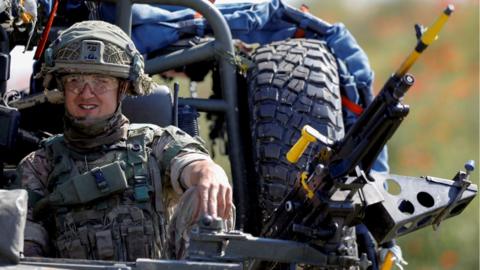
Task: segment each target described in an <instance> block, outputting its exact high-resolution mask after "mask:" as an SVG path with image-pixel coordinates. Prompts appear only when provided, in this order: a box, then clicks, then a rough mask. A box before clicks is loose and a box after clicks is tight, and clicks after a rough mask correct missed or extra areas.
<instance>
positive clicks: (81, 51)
mask: <svg viewBox="0 0 480 270" xmlns="http://www.w3.org/2000/svg"><path fill="white" fill-rule="evenodd" d="M143 68H144V62H143V57H142V55H141V54H140V53H139V52H138V50H137V49H136V48H135V45H134V44H133V42H132V40H131V39H130V37H128V35H127V34H125V32H123V30H121V29H120V28H119V27H117V26H116V25H113V24H110V23H107V22H104V21H83V22H79V23H76V24H74V25H72V26H71V27H69V28H68V29H66V30H65V31H63V32H62V33H61V34H60V35H59V36H58V38H57V39H56V40H55V41H54V42H53V43H52V44H51V45H50V47H49V48H48V49H47V50H46V51H45V63H44V64H43V66H42V70H41V74H40V75H41V76H43V77H44V86H45V88H47V89H50V88H51V87H50V85H51V82H52V79H57V81H58V77H59V76H61V75H62V74H70V73H95V74H104V75H109V76H114V77H117V78H121V79H126V80H128V81H130V82H131V84H132V87H129V90H128V92H127V94H130V95H145V94H149V93H150V90H151V85H152V79H151V78H150V77H149V76H148V75H146V74H144V70H143Z"/></svg>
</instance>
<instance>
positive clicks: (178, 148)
mask: <svg viewBox="0 0 480 270" xmlns="http://www.w3.org/2000/svg"><path fill="white" fill-rule="evenodd" d="M152 150H153V154H154V155H155V157H156V158H157V159H158V161H159V163H160V166H161V168H162V170H163V171H164V173H165V176H166V177H167V178H170V185H171V188H173V190H174V191H175V192H176V193H177V194H179V195H180V194H182V193H183V192H184V191H185V189H186V187H185V186H184V185H183V184H182V183H181V181H180V180H179V179H180V175H181V173H182V170H183V168H185V166H187V165H188V164H190V163H192V162H194V161H198V160H204V159H210V156H209V155H208V151H207V150H206V148H205V146H204V145H203V143H202V142H200V140H198V139H196V138H192V137H191V136H189V135H188V134H186V133H185V132H184V131H182V130H180V129H178V128H176V127H173V126H169V127H167V128H164V129H162V132H161V133H159V135H158V137H157V138H156V139H155V141H154V143H153V145H152Z"/></svg>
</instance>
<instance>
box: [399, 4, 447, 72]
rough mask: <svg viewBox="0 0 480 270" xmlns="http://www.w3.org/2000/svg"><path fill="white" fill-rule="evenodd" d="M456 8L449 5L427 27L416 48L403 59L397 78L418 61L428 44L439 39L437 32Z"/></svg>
mask: <svg viewBox="0 0 480 270" xmlns="http://www.w3.org/2000/svg"><path fill="white" fill-rule="evenodd" d="M454 10H455V8H454V6H453V5H448V6H447V8H446V9H445V10H444V11H443V12H442V14H441V15H440V16H439V17H438V19H437V20H436V21H435V22H434V23H433V24H432V25H431V26H430V27H429V28H428V29H427V31H426V32H425V33H423V34H422V36H421V37H420V38H419V39H418V43H417V46H415V49H414V50H413V51H412V52H411V53H410V55H409V56H408V57H407V58H406V59H405V61H403V63H402V65H401V66H400V68H399V69H398V70H397V71H396V72H395V76H396V77H397V78H401V77H403V76H404V75H405V74H406V73H407V72H408V70H409V69H410V68H411V67H412V65H413V64H414V63H415V62H416V61H417V58H418V57H419V56H420V54H421V53H422V52H423V51H424V50H425V49H426V48H427V47H428V45H430V44H432V42H433V41H435V40H436V39H437V34H438V33H439V32H440V30H441V29H442V27H443V26H444V25H445V23H446V22H447V20H448V18H449V17H450V14H452V13H453V11H454Z"/></svg>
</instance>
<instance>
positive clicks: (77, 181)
mask: <svg viewBox="0 0 480 270" xmlns="http://www.w3.org/2000/svg"><path fill="white" fill-rule="evenodd" d="M127 187H128V184H127V178H126V177H125V173H124V172H123V170H122V169H121V167H120V163H119V162H118V161H116V162H114V163H112V164H108V165H105V166H102V167H97V168H94V169H92V170H90V171H88V172H86V173H84V174H81V175H78V176H75V177H73V178H72V179H70V180H68V181H66V182H65V183H62V184H60V185H58V187H57V188H56V189H55V190H54V192H52V193H51V194H50V196H49V197H50V198H49V203H50V204H51V205H58V206H59V205H74V204H85V203H88V202H91V201H93V200H96V199H99V198H102V197H106V196H108V195H111V194H113V193H118V192H121V191H124V190H125V189H127Z"/></svg>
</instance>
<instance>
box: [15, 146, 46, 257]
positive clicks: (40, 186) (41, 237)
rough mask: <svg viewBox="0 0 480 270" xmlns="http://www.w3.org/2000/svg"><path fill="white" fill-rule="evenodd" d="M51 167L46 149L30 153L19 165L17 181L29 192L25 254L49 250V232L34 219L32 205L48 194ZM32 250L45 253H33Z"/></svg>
mask: <svg viewBox="0 0 480 270" xmlns="http://www.w3.org/2000/svg"><path fill="white" fill-rule="evenodd" d="M51 169H52V165H51V163H50V160H49V159H48V158H47V155H46V152H45V150H44V149H40V150H37V151H35V152H32V153H30V154H29V155H27V156H26V157H25V158H24V159H23V160H22V161H21V162H20V164H19V165H18V169H17V183H19V184H21V185H22V187H23V188H24V189H26V190H27V192H28V214H27V224H26V226H25V254H26V255H29V256H35V255H44V254H45V253H46V252H47V247H48V233H47V231H46V230H45V228H44V227H43V225H42V224H41V223H40V222H39V221H36V220H34V219H33V215H32V210H33V207H32V206H33V205H35V203H36V202H37V201H38V200H40V199H41V198H43V197H44V196H45V195H47V192H48V191H47V179H48V175H49V173H50V171H51ZM39 247H40V248H41V250H39ZM29 251H30V252H29ZM32 251H33V253H38V252H41V253H44V254H32ZM29 253H30V254H29Z"/></svg>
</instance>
